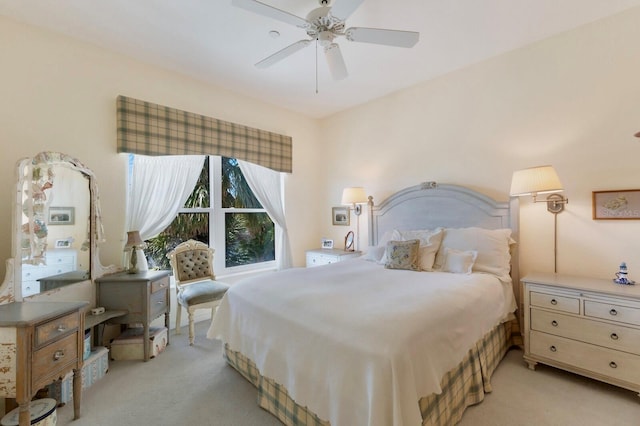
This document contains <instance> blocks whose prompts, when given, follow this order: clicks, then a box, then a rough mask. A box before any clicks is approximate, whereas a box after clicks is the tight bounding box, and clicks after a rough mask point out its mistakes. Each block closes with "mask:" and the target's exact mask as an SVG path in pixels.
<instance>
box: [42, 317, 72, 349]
mask: <svg viewBox="0 0 640 426" xmlns="http://www.w3.org/2000/svg"><path fill="white" fill-rule="evenodd" d="M79 326H80V315H79V314H78V312H73V313H71V314H68V315H65V316H63V317H60V318H56V319H54V320H52V321H48V322H46V323H44V324H41V325H38V326H36V330H35V347H36V348H38V347H40V346H42V345H45V344H47V343H48V342H50V341H53V340H55V339H57V338H58V337H60V336H62V335H65V334H67V333H69V332H70V331H73V330H76V329H78V327H79Z"/></svg>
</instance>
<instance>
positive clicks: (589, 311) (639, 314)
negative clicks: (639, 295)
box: [584, 300, 640, 325]
mask: <svg viewBox="0 0 640 426" xmlns="http://www.w3.org/2000/svg"><path fill="white" fill-rule="evenodd" d="M584 315H585V316H587V317H593V318H602V319H607V320H610V321H616V322H621V323H625V324H633V325H640V309H638V308H632V307H629V306H620V305H617V304H613V303H606V302H594V301H592V300H585V302H584Z"/></svg>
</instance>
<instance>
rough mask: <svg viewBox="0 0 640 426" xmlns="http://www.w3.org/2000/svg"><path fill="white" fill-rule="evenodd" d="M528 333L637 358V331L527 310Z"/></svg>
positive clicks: (639, 332)
mask: <svg viewBox="0 0 640 426" xmlns="http://www.w3.org/2000/svg"><path fill="white" fill-rule="evenodd" d="M531 329H532V330H536V331H541V332H544V333H548V334H553V335H556V336H561V337H567V338H570V339H574V340H581V341H584V342H587V343H593V344H594V345H599V346H604V347H608V348H612V349H617V350H621V351H625V352H631V353H634V354H637V355H640V330H638V329H635V328H629V327H624V326H621V325H615V324H608V323H604V322H600V321H593V320H588V319H585V318H579V317H572V316H569V315H564V314H561V313H557V312H549V311H543V310H538V309H531Z"/></svg>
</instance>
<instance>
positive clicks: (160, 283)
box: [151, 277, 169, 293]
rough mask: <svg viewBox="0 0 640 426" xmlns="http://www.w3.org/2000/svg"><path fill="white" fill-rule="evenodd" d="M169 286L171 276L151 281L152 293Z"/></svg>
mask: <svg viewBox="0 0 640 426" xmlns="http://www.w3.org/2000/svg"><path fill="white" fill-rule="evenodd" d="M168 287H169V277H164V278H161V279H159V280H156V281H152V282H151V293H155V292H156V291H160V290H165V289H167V288H168Z"/></svg>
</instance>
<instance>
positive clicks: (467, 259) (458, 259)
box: [442, 248, 478, 274]
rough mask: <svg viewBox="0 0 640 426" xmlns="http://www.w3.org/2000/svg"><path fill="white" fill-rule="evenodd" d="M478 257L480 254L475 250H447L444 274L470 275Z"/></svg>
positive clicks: (445, 252) (445, 251)
mask: <svg viewBox="0 0 640 426" xmlns="http://www.w3.org/2000/svg"><path fill="white" fill-rule="evenodd" d="M477 257H478V252H477V251H475V250H469V251H460V250H455V249H451V248H446V249H445V250H444V265H442V272H453V273H455V274H470V273H471V271H472V269H473V264H474V262H475V261H476V258H477Z"/></svg>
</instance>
